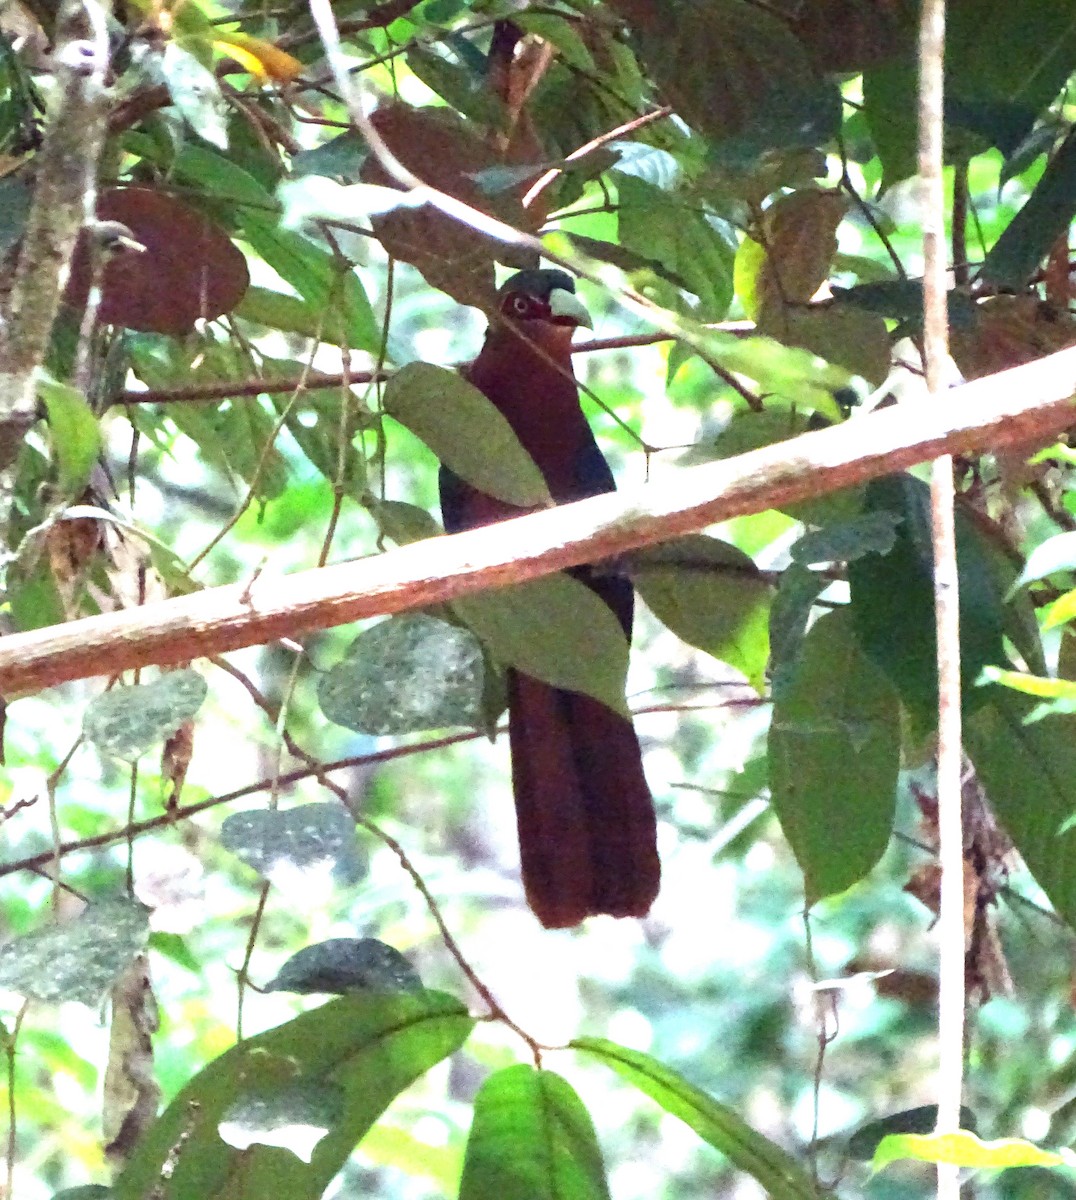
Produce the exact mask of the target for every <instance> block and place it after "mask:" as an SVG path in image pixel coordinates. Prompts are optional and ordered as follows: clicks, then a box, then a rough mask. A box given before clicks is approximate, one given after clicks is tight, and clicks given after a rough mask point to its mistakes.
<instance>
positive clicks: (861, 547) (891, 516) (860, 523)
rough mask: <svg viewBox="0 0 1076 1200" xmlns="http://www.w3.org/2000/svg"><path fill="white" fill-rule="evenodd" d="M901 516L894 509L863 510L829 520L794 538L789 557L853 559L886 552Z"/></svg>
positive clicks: (809, 560)
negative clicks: (843, 518)
mask: <svg viewBox="0 0 1076 1200" xmlns="http://www.w3.org/2000/svg"><path fill="white" fill-rule="evenodd" d="M899 525H900V517H899V516H898V515H897V514H896V513H892V512H887V511H884V510H883V511H881V512H865V513H856V515H855V516H852V517H848V518H847V519H845V520H838V521H830V522H828V523H827V524H826V525H823V526H822V528H821V529H812V530H809V531H808V532H807V533H805V534H804V535H803V536H802V537H801V538H800V539H799V540H798V541H796V542H793V544H792V547H791V549H790V550H789V554H790V556H791V558H792V561H793V562H795V563H802V564H804V565H806V566H809V565H811V564H812V563H829V562H852V561H853V560H855V559H857V558H862V557H863V555H864V554H888V553H889V552H890V550H892V549H893V545H894V543H895V542H896V539H897V528H898V526H899Z"/></svg>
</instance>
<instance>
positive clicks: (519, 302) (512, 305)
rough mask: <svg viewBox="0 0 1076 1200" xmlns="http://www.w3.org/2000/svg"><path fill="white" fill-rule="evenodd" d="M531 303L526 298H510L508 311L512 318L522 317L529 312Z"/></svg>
mask: <svg viewBox="0 0 1076 1200" xmlns="http://www.w3.org/2000/svg"><path fill="white" fill-rule="evenodd" d="M530 307H531V302H530V301H529V300H528V299H527V297H526V296H510V297H509V299H508V311H509V312H510V313H511V314H512V315H513V316H514V317H524V316H526V315H527V313H528V312H530Z"/></svg>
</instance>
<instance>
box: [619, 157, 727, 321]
mask: <svg viewBox="0 0 1076 1200" xmlns="http://www.w3.org/2000/svg"><path fill="white" fill-rule="evenodd" d="M615 176H616V181H617V192H618V195H619V200H620V206H619V210H618V211H619V217H618V225H619V233H620V243H621V245H622V246H623V247H624V248H626V249H627V250H629V251H633V252H634V253H636V254H638V255H641V256H642V258H644V259H648V260H653V261H656V262H658V263H660V264H661V266H662V267H664V268H665V270H666V271H667V272H668V273H669V274H670V275H671V276H672V277H673V278H674V279H675V280H677V281H679V282H682V284H683V286H684V287H686V288H687V290H688V291H691V292H694V293H695V295H696V296H698V297H699V300H700V301H701V304H700V306H699V309H698V311H697V313H696V314H695V315H696V316H697V317H698V318H699V319H700V320H704V321H719V320H721V318H722V317H724V315H725V314H726V313H727V312H728V308H729V304H730V303H731V301H732V268H733V262H734V259H735V255H736V242H735V239H734V238H733V237H732V235H731V232H730V231H727V230H726V228H725V226H724V223H723V222H719V221H718V220H717V219H716V218H714V217H711V216H710V215H709V214H708V213H707V212H706V211H705V210H704V209H703V208H702V207H701V205H700V204H699V202H698V201H697V200H695V201H693V202H692V201H689V200H688V199H686V198H684V197H682V196H679V195H677V194H675V193H670V192H667V191H663V190H662V189H661V188H659V187H656V186H655V185H654V184H652V183H647V181H646V180H645V179H640V178H638V177H633V176H631V175H622V174H620V173H619V172H616V173H615Z"/></svg>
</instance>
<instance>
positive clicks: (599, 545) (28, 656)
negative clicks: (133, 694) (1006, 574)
mask: <svg viewBox="0 0 1076 1200" xmlns="http://www.w3.org/2000/svg"><path fill="white" fill-rule="evenodd" d="M1074 393H1076V348H1074V349H1069V350H1062V351H1060V352H1059V353H1057V354H1052V355H1049V356H1048V357H1046V358H1042V359H1039V360H1038V361H1037V362H1034V363H1029V364H1027V365H1026V366H1022V367H1016V368H1014V369H1012V370H1010V371H1004V372H1001V373H999V374H997V375H992V376H990V377H988V378H986V379H980V380H976V381H975V382H973V383H968V384H964V385H962V386H961V387H959V388H955V389H953V390H952V392H950V393H949V395H948V396H947V397H946V402H945V403H944V404H939V405H938V406H937V407H936V408H934V409H931V408H930V406H928V405H900V406H896V407H893V408H889V409H885V410H883V411H881V412H877V413H874V414H872V415H870V416H865V417H861V418H857V419H853V420H851V421H847V422H845V423H844V424H843V425H838V426H834V427H832V428H830V429H824V430H820V431H818V432H815V433H807V434H803V435H802V436H800V437H797V438H792V439H790V440H789V441H786V442H781V443H779V444H778V445H775V446H769V447H766V448H765V449H762V450H755V451H752V452H751V453H749V454H743V455H740V456H738V457H737V458H731V459H727V460H726V461H724V462H717V463H710V464H707V465H705V466H699V467H691V468H686V469H684V470H682V471H680V472H678V473H677V474H676V475H675V477H673V478H670V479H667V480H664V481H662V482H660V483H655V484H650V485H647V486H645V487H642V488H638V489H635V490H633V491H628V492H621V493H614V494H610V495H605V496H597V497H594V498H593V499H591V500H581V501H579V502H578V503H576V504H569V505H563V506H561V507H559V508H555V509H550V510H547V511H544V512H539V513H535V514H533V515H531V516H526V517H519V518H517V519H516V520H514V521H508V522H504V523H503V524H501V525H494V526H489V527H487V528H485V529H476V530H472V531H470V532H468V533H460V534H456V535H454V536H453V537H444V538H434V539H428V540H426V541H423V542H417V543H415V544H413V545H410V546H405V547H402V548H400V549H398V550H393V551H390V552H389V553H387V554H381V555H376V556H373V557H370V558H366V559H362V560H359V561H356V562H351V563H342V564H339V565H336V566H331V567H323V568H320V569H317V570H310V571H301V572H298V573H296V574H294V575H285V576H277V577H274V576H271V575H269V574H263V575H261V576H260V577H258V578H257V579H255V580H254V581H253V583H251V584H248V585H232V586H228V587H218V588H210V589H207V590H206V591H204V592H198V593H196V594H194V595H191V596H182V597H178V598H176V599H172V600H164V601H161V602H159V603H157V604H147V605H145V606H143V607H141V608H135V609H128V610H126V611H124V612H119V613H110V614H107V615H105V616H98V617H86V618H84V619H82V620H79V621H72V622H69V623H68V624H66V625H59V626H51V627H49V628H46V629H40V630H35V631H33V632H31V633H19V634H9V635H8V636H7V637H5V638H0V694H2V695H4V696H6V697H7V698H8V699H11V698H13V697H15V696H17V695H19V694H22V693H26V692H32V691H37V690H39V689H40V688H43V687H48V686H51V685H53V684H59V683H64V682H67V681H69V680H73V679H83V678H86V677H88V676H91V675H102V674H115V673H117V672H119V671H124V670H129V669H131V668H134V667H145V666H150V665H153V664H158V665H167V664H174V663H180V662H186V661H189V660H190V659H192V658H199V657H202V656H205V655H212V654H220V653H223V652H224V651H227V650H238V649H240V648H241V647H244V646H251V645H256V644H259V643H262V642H268V641H271V640H274V639H276V638H282V637H296V636H299V635H301V634H304V633H310V632H313V631H314V630H318V629H326V628H329V627H330V626H334V625H342V624H345V623H347V622H350V621H356V620H359V619H360V618H364V617H373V616H379V615H382V614H385V613H394V612H402V611H404V610H407V609H413V608H420V607H422V606H424V605H429V604H433V603H438V602H441V601H445V600H450V599H452V598H453V597H455V596H459V595H462V594H464V593H467V592H474V591H478V590H480V589H481V588H488V587H501V586H504V585H505V584H509V583H516V582H519V581H521V580H525V579H533V578H535V577H536V576H540V575H546V574H549V573H550V572H552V571H556V570H559V569H561V568H563V567H569V566H573V565H575V564H577V563H582V562H593V561H596V560H599V559H604V558H610V557H612V556H614V555H618V554H623V553H625V552H627V551H629V550H635V549H638V548H639V547H641V546H647V545H651V544H653V543H655V542H661V541H665V540H667V539H668V538H670V537H676V536H678V535H680V534H685V533H691V532H694V531H697V530H699V529H702V528H704V527H705V526H707V525H710V524H712V523H714V522H715V521H722V520H726V519H728V518H730V517H734V516H741V515H744V514H746V513H755V512H762V511H764V510H765V509H768V508H773V507H775V506H778V505H782V504H787V503H790V502H792V501H795V500H802V499H805V498H807V497H809V496H817V495H821V494H823V493H825V492H831V491H836V490H837V489H839V488H842V487H848V486H850V485H851V484H855V483H861V482H863V481H864V480H867V479H870V478H873V477H875V476H878V475H885V474H889V473H891V472H893V471H898V470H902V469H904V468H906V467H910V466H912V465H914V464H915V463H921V462H926V461H928V460H929V459H932V458H936V457H937V456H938V455H939V454H979V453H984V452H986V451H989V450H992V449H999V448H1001V447H1008V446H1021V445H1023V446H1028V445H1031V446H1034V445H1042V444H1045V443H1048V442H1049V441H1050V440H1051V439H1052V438H1054V437H1055V436H1056V435H1057V434H1058V433H1060V432H1061V431H1062V430H1064V429H1066V428H1067V427H1069V426H1072V425H1076V407H1074V403H1073V400H1072V397H1073V395H1074Z"/></svg>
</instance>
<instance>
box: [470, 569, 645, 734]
mask: <svg viewBox="0 0 1076 1200" xmlns="http://www.w3.org/2000/svg"><path fill="white" fill-rule="evenodd" d="M452 607H453V608H454V609H455V611H456V612H457V613H458V614H459V615H460V617H461V618H462V619H463V621H464V622H465V623H466V624H467V625H468V626H469V627H470V628H471V629H473V630H474V632H475V633H476V634H477V635H478V636H479V638H480V639H481V640H482V641H483V642H484V643H485V645H486V646H487V647H488V649H489V651H490V653H491V654H492V655H493V657H494V658H495V659H496V660H497V661H498V662H499V663H501V664H502V665H504V666H508V667H515V668H517V669H518V670H520V671H522V672H523V673H524V674H525V675H533V676H534V677H535V678H536V679H541V680H544V681H545V682H546V683H550V684H552V685H553V686H554V687H558V688H563V689H564V690H565V691H569V692H583V693H585V694H586V695H588V696H593V697H594V698H595V699H596V700H600V701H601V702H602V704H604V705H605V706H606V707H607V708H611V709H613V711H614V712H618V713H623V714H624V715H625V716H627V715H628V707H627V703H626V701H625V699H624V681H625V678H626V676H627V671H628V641H627V638H625V636H624V631H623V629H622V628H621V627H620V622H619V621H618V620H617V618H616V617H615V616H614V614H613V610H612V609H611V608H610V607H609V606H608V605H607V604H606V603H605V602H604V601H603V600H601V599H600V598H599V597H598V596H597V595H595V593H594V592H592V591H591V590H590V588H588V587H587V585H586V584H585V583H581V582H580V581H579V580H578V579H575V578H573V577H572V576H571V575H565V574H563V573H558V574H555V575H545V576H543V577H542V578H541V579H531V580H528V581H527V582H526V583H516V584H512V585H511V586H509V587H504V588H498V589H496V590H495V591H489V592H479V593H477V594H476V595H473V596H461V597H460V598H459V599H457V600H454V601H453V602H452Z"/></svg>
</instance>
